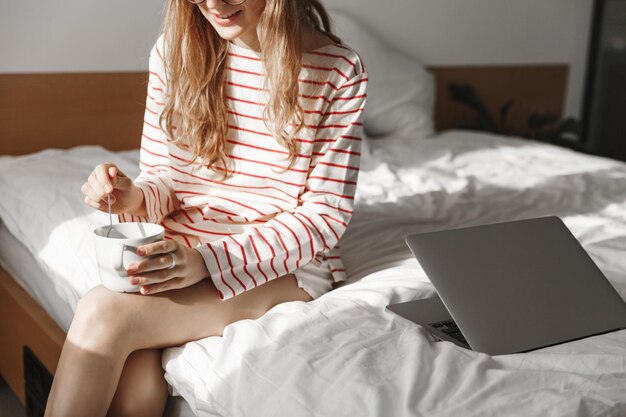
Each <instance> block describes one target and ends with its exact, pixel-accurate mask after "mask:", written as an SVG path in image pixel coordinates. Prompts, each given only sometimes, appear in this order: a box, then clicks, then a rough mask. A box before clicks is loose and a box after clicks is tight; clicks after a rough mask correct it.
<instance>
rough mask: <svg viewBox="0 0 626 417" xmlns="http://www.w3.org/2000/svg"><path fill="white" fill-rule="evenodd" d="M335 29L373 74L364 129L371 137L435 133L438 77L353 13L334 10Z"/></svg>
mask: <svg viewBox="0 0 626 417" xmlns="http://www.w3.org/2000/svg"><path fill="white" fill-rule="evenodd" d="M331 16H332V23H333V31H334V32H335V33H336V34H337V35H338V36H339V37H340V38H341V39H342V41H344V42H345V43H346V44H347V45H349V46H350V47H352V48H353V49H354V50H355V51H356V52H357V53H358V54H359V55H360V56H361V58H363V61H364V63H365V67H366V69H367V72H368V74H369V79H370V81H369V83H368V87H367V103H366V105H365V112H364V121H363V124H364V126H363V127H364V129H365V132H366V133H367V135H368V137H370V138H372V139H376V138H377V137H382V136H388V135H393V136H402V137H410V138H416V139H424V138H427V137H429V136H432V135H433V133H434V130H433V107H434V101H435V99H434V90H435V88H434V79H433V76H432V74H430V73H429V72H428V71H426V69H424V67H423V66H422V65H420V64H419V63H417V62H415V61H414V60H412V59H411V58H409V57H408V56H406V55H403V54H401V53H399V52H397V51H395V50H394V49H393V48H392V47H391V46H390V45H388V44H386V43H385V42H384V41H383V40H382V39H380V38H379V37H377V36H375V35H373V34H372V33H371V31H370V30H368V28H367V27H366V26H364V25H363V24H361V23H360V22H358V21H356V20H355V19H354V18H352V17H351V16H348V15H347V14H345V13H344V12H341V11H336V10H335V11H332V12H331Z"/></svg>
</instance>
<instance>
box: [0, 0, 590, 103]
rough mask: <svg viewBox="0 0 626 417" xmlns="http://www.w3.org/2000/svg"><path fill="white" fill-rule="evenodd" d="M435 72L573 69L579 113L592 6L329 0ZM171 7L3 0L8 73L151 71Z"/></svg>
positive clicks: (536, 1)
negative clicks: (495, 67)
mask: <svg viewBox="0 0 626 417" xmlns="http://www.w3.org/2000/svg"><path fill="white" fill-rule="evenodd" d="M325 3H326V4H327V5H328V6H330V7H332V8H337V9H340V10H344V11H352V13H353V14H354V15H356V16H357V17H358V18H360V20H361V21H363V22H364V23H365V24H367V25H368V26H370V27H371V28H372V29H373V30H374V31H375V32H376V33H378V34H379V35H381V36H382V37H383V38H385V39H386V40H387V41H388V42H389V43H390V44H392V45H394V47H396V48H398V49H402V50H405V51H406V52H407V54H410V55H412V56H414V57H415V58H416V59H418V60H420V61H421V62H423V63H425V64H429V65H455V64H458V65H465V64H499V63H502V64H524V63H566V64H569V65H571V74H570V80H569V87H568V96H567V105H566V113H568V114H573V115H578V114H579V112H580V103H581V97H582V90H583V79H584V69H585V59H586V51H587V42H588V34H589V24H590V20H591V17H590V16H591V7H592V1H591V0H386V1H381V0H325ZM163 5H164V1H163V0H160V1H155V0H104V1H103V0H100V1H95V0H48V1H21V0H0V53H1V55H0V56H1V58H0V72H4V73H7V72H69V71H129V70H142V69H145V68H146V63H147V55H148V52H149V50H150V47H151V45H152V43H153V41H154V39H155V38H156V36H157V35H158V33H159V30H160V25H161V13H162V8H163Z"/></svg>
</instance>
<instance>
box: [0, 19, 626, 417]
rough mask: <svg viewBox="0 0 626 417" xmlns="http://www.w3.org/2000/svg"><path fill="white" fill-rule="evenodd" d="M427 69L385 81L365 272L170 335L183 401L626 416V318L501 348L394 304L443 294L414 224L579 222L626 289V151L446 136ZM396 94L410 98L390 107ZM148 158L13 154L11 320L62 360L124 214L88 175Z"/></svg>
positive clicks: (373, 135)
mask: <svg viewBox="0 0 626 417" xmlns="http://www.w3.org/2000/svg"><path fill="white" fill-rule="evenodd" d="M343 27H344V28H346V27H349V25H347V24H345V25H343ZM355 30H358V28H357V29H355ZM363 36H365V35H363ZM364 41H367V42H370V43H371V42H375V41H374V40H370V39H365V40H364ZM355 48H357V49H359V50H362V49H363V48H358V46H357V45H355ZM379 53H386V52H380V51H379ZM365 60H366V62H368V57H367V56H366V57H365ZM371 62H373V60H371ZM377 62H384V60H382V61H380V60H379V61H377ZM393 62H398V61H397V60H394V61H393ZM407 65H408V66H411V65H413V64H409V63H407ZM380 71H381V70H380V69H378V70H377V67H376V65H374V66H372V67H370V72H371V73H372V75H373V74H380V77H379V79H382V78H383V77H384V76H385V74H383V73H382V72H380ZM407 74H408V72H407ZM410 74H412V75H406V76H407V77H414V79H413V80H412V82H413V83H414V84H411V85H413V87H414V90H413V91H411V94H408V93H407V91H408V90H407V88H404V89H402V90H400V91H401V93H402V94H400V93H398V92H395V93H394V91H387V90H385V91H382V89H381V90H377V89H376V88H373V89H372V90H371V91H370V95H371V97H369V98H368V100H369V101H368V106H370V109H371V110H369V113H367V114H366V120H365V122H366V131H367V132H368V137H367V138H366V139H365V142H364V145H365V146H364V150H363V156H362V168H361V174H360V178H359V186H358V191H357V197H356V202H355V203H356V204H355V214H354V217H353V219H352V221H351V223H350V227H349V228H348V231H347V232H346V234H345V236H344V237H343V238H342V240H341V246H342V254H343V257H344V263H345V267H346V270H347V275H348V281H347V282H346V283H345V284H344V285H343V286H341V287H340V288H337V289H335V290H333V291H331V292H329V293H328V294H325V295H324V296H322V297H320V298H319V299H316V300H314V301H312V302H309V303H302V302H293V303H285V304H281V305H278V306H276V307H274V308H273V309H271V310H270V311H269V312H268V313H267V314H265V315H264V316H263V317H261V318H259V319H257V320H243V321H239V322H236V323H233V324H231V325H229V326H228V327H227V328H226V329H225V331H224V335H223V336H222V337H209V338H205V339H202V340H199V341H196V342H191V343H188V344H185V345H183V346H179V347H173V348H170V349H167V350H166V351H165V352H164V356H163V367H164V369H165V372H166V373H165V376H166V379H167V381H168V383H169V385H170V390H171V394H172V401H170V404H169V409H168V413H167V415H169V416H180V415H184V416H191V415H198V416H255V417H260V416H275V415H289V416H313V415H315V416H354V415H358V416H422V415H428V416H458V415H462V416H490V415H493V416H501V415H507V416H510V415H516V416H517V415H519V416H539V415H541V416H581V417H583V416H623V415H626V331H619V332H613V333H609V334H604V335H599V336H595V337H591V338H587V339H583V340H579V341H575V342H570V343H566V344H562V345H558V346H553V347H549V348H545V349H540V350H537V351H533V352H530V353H525V354H518V355H503V356H495V357H491V356H488V355H484V354H481V353H477V352H471V351H468V350H464V349H462V348H460V347H457V346H455V345H453V344H450V343H447V342H438V343H435V342H433V341H432V340H431V339H430V338H429V337H428V335H427V334H426V332H425V331H424V330H423V329H422V328H421V327H419V326H417V325H415V324H413V323H411V322H408V321H407V320H404V319H402V318H400V317H398V316H396V315H394V314H392V313H389V312H386V311H385V306H386V305H388V304H390V303H395V302H401V301H408V300H412V299H417V298H424V297H429V296H432V295H433V293H434V290H433V288H432V285H431V284H430V283H429V281H428V278H427V277H426V275H425V273H424V272H423V270H422V269H421V267H420V265H419V264H418V262H417V261H416V260H415V258H414V257H413V256H412V255H411V253H410V251H409V250H408V248H407V247H406V245H405V243H404V237H405V236H406V235H407V234H410V233H415V232H422V231H433V230H441V229H447V228H452V227H461V226H469V225H477V224H486V223H493V222H498V221H505V220H515V219H523V218H529V217H538V216H544V215H557V216H560V217H561V218H562V219H563V220H564V222H565V224H566V225H567V226H568V227H569V228H570V230H571V231H572V232H573V233H574V235H575V236H576V237H577V238H578V239H579V240H580V242H581V243H582V245H583V247H584V248H585V249H586V250H587V251H588V252H589V254H590V255H591V257H592V258H593V259H594V260H595V261H596V262H597V264H598V266H599V267H600V269H601V270H602V271H603V272H604V274H605V275H606V276H607V278H608V279H609V281H610V282H611V283H612V284H613V285H614V287H615V288H616V289H617V291H618V292H619V293H620V295H621V296H622V297H623V298H625V299H626V257H625V256H623V253H624V252H625V251H626V164H624V163H622V162H617V161H613V160H610V159H605V158H599V157H593V156H589V155H585V154H582V153H577V152H574V151H571V150H567V149H564V148H560V147H556V146H551V145H547V144H541V143H537V142H533V141H527V140H522V139H516V138H511V137H504V136H497V135H489V134H484V133H477V132H471V131H467V130H451V131H445V132H440V133H437V134H433V125H432V123H433V122H432V96H433V94H434V87H433V84H432V79H430V80H429V78H430V75H429V74H428V73H427V72H425V71H423V69H419V70H418V68H416V67H411V72H410ZM387 75H388V76H390V77H392V78H393V77H396V78H398V77H400V76H401V75H403V74H387ZM429 83H430V84H429ZM372 85H374V83H372ZM385 94H387V95H385ZM391 100H396V102H395V105H396V108H398V106H399V107H402V108H403V109H404V111H399V110H395V111H393V112H390V111H389V106H390V105H394V103H393V102H391ZM429 102H430V103H431V104H430V105H429V104H428V103H429ZM417 116H419V117H417ZM3 140H4V139H3ZM79 143H80V142H79ZM85 143H89V142H87V141H85ZM131 147H132V146H131ZM110 148H111V149H123V148H124V147H123V146H118V147H110ZM21 153H24V152H21ZM138 156H139V155H138V151H137V150H134V149H130V150H125V151H119V150H115V151H114V150H109V149H106V148H104V147H101V146H93V145H85V146H72V147H69V149H45V150H41V151H38V152H35V153H28V154H25V155H19V156H1V157H0V195H1V196H2V198H0V219H1V220H2V225H1V226H0V265H1V266H2V268H3V270H0V278H1V280H0V283H1V284H2V285H1V287H0V288H1V289H2V291H1V292H0V297H2V298H0V301H1V302H2V303H0V309H2V310H0V311H2V315H3V319H2V326H0V330H1V331H2V337H3V338H5V337H6V338H7V340H6V341H7V342H11V341H12V340H13V339H17V338H21V339H20V340H27V343H28V344H32V346H33V350H34V351H35V354H36V355H37V356H38V357H39V358H40V359H41V360H42V362H43V363H44V365H45V366H46V367H47V368H48V369H49V370H50V371H51V372H54V367H55V366H56V360H57V359H58V352H59V349H60V343H62V339H63V335H64V331H66V330H67V328H68V327H69V323H70V320H71V316H72V312H73V310H74V308H75V306H76V302H77V301H78V299H79V298H80V296H81V295H82V294H84V293H85V292H86V291H87V290H88V289H89V288H91V287H93V286H94V285H97V284H98V282H99V280H98V277H97V272H96V267H95V258H94V256H93V246H92V245H93V243H92V241H91V236H90V232H91V230H92V229H93V228H95V227H96V226H100V225H102V224H105V223H106V222H107V216H106V215H105V214H103V213H99V212H94V211H93V210H91V209H89V208H88V207H86V206H85V205H84V204H82V200H81V196H80V192H79V190H80V185H81V184H82V182H83V181H84V178H86V175H87V174H88V173H89V171H90V170H91V168H92V167H93V166H95V165H96V164H97V163H100V162H102V161H105V160H106V161H111V162H114V163H116V164H118V165H119V166H120V167H121V169H122V170H123V171H124V172H126V173H127V174H129V175H137V174H138V168H137V167H138ZM564 261H567V260H564ZM468 279H471V277H468ZM11 303H12V304H11ZM10 304H11V305H15V306H14V307H10ZM24 306H28V308H22V307H24ZM9 315H11V316H10V317H9ZM12 323H13V324H12ZM15 323H17V324H15ZM33 323H34V324H33ZM11 324H12V327H11ZM29 326H32V327H33V329H35V328H36V329H38V330H37V332H35V331H34V330H33V331H31V330H29V329H30V327H29ZM42 333H45V334H42ZM33 338H39V339H41V340H33ZM9 339H10V340H9ZM6 345H7V346H9V345H10V346H13V345H11V343H6ZM3 349H6V350H3V351H0V353H2V358H1V363H0V371H2V374H3V376H4V377H5V378H7V379H11V380H14V379H13V376H12V374H11V372H15V371H14V367H13V368H12V367H11V366H10V365H11V363H10V362H14V361H15V360H17V359H11V358H14V357H15V355H17V354H16V353H15V349H14V348H13V347H11V349H13V350H12V351H11V352H8V348H3ZM7 352H8V353H7ZM10 355H13V356H10ZM7 375H8V377H7Z"/></svg>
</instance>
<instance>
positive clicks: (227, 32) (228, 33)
mask: <svg viewBox="0 0 626 417" xmlns="http://www.w3.org/2000/svg"><path fill="white" fill-rule="evenodd" d="M213 29H215V32H217V34H218V35H219V37H220V38H222V39H224V40H226V41H232V40H233V39H236V38H238V37H239V36H241V34H242V33H243V31H242V30H241V29H240V28H235V27H233V28H223V27H215V26H213Z"/></svg>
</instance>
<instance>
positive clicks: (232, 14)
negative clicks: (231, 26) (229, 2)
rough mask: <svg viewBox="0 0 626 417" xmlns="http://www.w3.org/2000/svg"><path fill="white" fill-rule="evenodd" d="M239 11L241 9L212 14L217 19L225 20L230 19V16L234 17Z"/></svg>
mask: <svg viewBox="0 0 626 417" xmlns="http://www.w3.org/2000/svg"><path fill="white" fill-rule="evenodd" d="M239 13H241V10H237V11H236V12H233V13H229V14H215V13H214V14H213V15H214V16H215V17H216V18H217V19H222V20H227V19H230V18H231V17H234V16H236V15H238V14H239Z"/></svg>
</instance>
